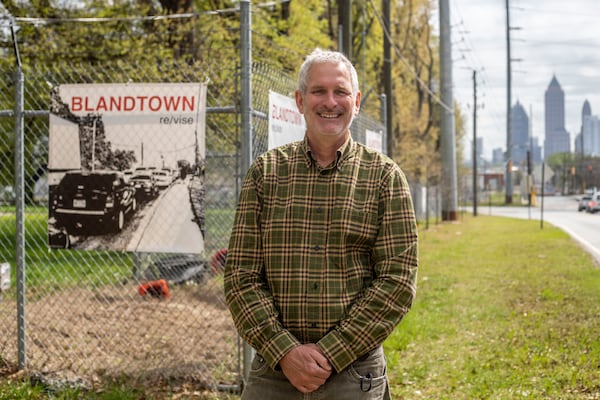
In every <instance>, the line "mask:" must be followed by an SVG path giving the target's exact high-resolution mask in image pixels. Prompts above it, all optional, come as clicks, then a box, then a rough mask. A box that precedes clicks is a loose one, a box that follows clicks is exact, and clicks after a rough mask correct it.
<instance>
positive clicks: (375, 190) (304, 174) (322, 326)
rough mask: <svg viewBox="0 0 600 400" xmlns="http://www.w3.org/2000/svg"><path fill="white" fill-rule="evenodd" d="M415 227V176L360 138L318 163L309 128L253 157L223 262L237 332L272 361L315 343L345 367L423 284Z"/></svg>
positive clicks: (375, 341) (388, 328)
mask: <svg viewBox="0 0 600 400" xmlns="http://www.w3.org/2000/svg"><path fill="white" fill-rule="evenodd" d="M417 248H418V246H417V227H416V221H415V215H414V211H413V205H412V200H411V196H410V191H409V187H408V184H407V182H406V178H405V176H404V174H403V172H402V171H401V170H400V168H399V167H398V166H397V165H396V164H395V163H394V162H393V161H391V160H390V159H389V158H388V157H386V156H383V155H381V154H380V153H377V152H375V151H372V150H370V149H368V148H367V147H366V146H363V145H362V144H359V143H356V142H354V141H353V140H352V139H351V138H350V139H348V141H346V143H345V144H344V146H342V148H340V150H338V157H337V161H336V162H334V163H332V165H331V166H329V167H328V168H321V167H319V166H318V165H317V163H316V162H315V161H314V160H313V158H312V157H311V153H310V148H309V146H308V144H307V142H306V139H305V140H304V141H301V142H295V143H291V144H289V145H285V146H282V147H280V148H278V149H274V150H270V151H268V152H266V153H264V154H263V155H261V156H260V157H258V158H257V159H256V161H255V162H254V164H253V165H252V166H251V167H250V169H249V171H248V173H247V175H246V178H245V180H244V183H243V186H242V190H241V194H240V198H239V202H238V205H237V213H236V217H235V222H234V225H233V230H232V233H231V238H230V242H229V250H228V254H227V263H226V267H225V293H226V299H227V303H228V306H229V309H230V311H231V314H232V316H233V319H234V322H235V324H236V327H237V329H238V331H239V332H240V335H241V336H242V337H243V338H244V340H246V341H247V342H248V343H249V344H250V345H251V346H252V347H254V348H255V349H256V351H257V352H258V353H259V354H261V355H262V356H263V357H264V358H265V360H266V361H267V362H268V363H269V365H270V366H271V367H272V368H275V367H276V366H277V364H278V362H279V360H280V359H281V358H282V357H283V356H284V355H285V354H286V353H287V352H288V351H290V350H291V349H292V348H293V347H295V346H296V345H298V344H300V343H317V344H318V345H319V346H320V348H321V349H322V350H323V351H324V353H325V354H326V356H327V357H328V359H329V360H330V362H331V363H332V365H333V366H334V368H335V369H336V370H337V371H341V370H343V369H344V368H346V367H347V366H348V365H350V364H351V363H352V362H354V360H356V359H357V358H358V357H360V356H362V355H363V354H365V353H367V352H368V351H370V350H372V349H373V348H375V347H377V346H378V345H380V344H381V343H382V342H383V341H384V340H385V339H386V338H387V337H388V335H389V334H390V333H391V332H392V330H393V329H394V327H395V326H396V325H397V324H398V323H399V322H400V320H401V319H402V318H403V316H404V315H405V314H406V313H407V312H408V310H409V309H410V307H411V305H412V302H413V298H414V296H415V292H416V275H417V265H418V250H417Z"/></svg>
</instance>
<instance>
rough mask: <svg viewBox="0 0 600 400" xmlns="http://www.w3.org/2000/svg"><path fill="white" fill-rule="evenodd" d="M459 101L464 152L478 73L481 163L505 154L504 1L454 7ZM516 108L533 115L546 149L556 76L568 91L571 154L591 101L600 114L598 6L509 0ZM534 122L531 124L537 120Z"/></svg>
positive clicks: (580, 0) (588, 0)
mask: <svg viewBox="0 0 600 400" xmlns="http://www.w3.org/2000/svg"><path fill="white" fill-rule="evenodd" d="M449 1H450V19H451V24H452V44H453V45H452V52H453V79H454V90H453V92H454V93H453V94H454V98H455V100H456V101H458V102H459V103H460V104H461V108H462V110H463V113H464V114H466V115H467V117H468V118H467V119H468V123H467V137H468V143H467V145H466V150H467V152H468V158H469V159H470V158H471V157H470V154H471V153H470V152H471V140H472V137H473V128H472V126H473V125H472V120H473V109H472V105H473V79H472V78H473V70H476V71H477V75H478V83H477V93H478V106H482V108H479V107H478V111H477V136H478V137H482V138H483V141H484V145H483V156H484V158H486V159H488V160H489V159H491V155H492V150H493V149H495V148H499V147H501V148H502V149H503V151H504V149H505V148H506V102H507V98H506V96H507V91H506V87H507V69H506V3H505V0H449ZM510 22H511V26H512V27H513V30H511V39H512V40H511V43H512V44H511V58H512V59H518V60H515V61H514V62H513V63H512V81H513V84H512V104H513V105H514V104H515V103H516V101H519V102H520V103H521V104H522V105H523V107H524V108H525V111H526V112H527V114H528V115H529V117H530V119H531V124H532V132H533V136H537V137H538V143H539V144H540V145H541V146H542V148H543V144H544V94H545V91H546V89H547V88H548V85H549V83H550V81H551V80H552V77H553V76H556V78H557V80H558V82H559V83H560V85H561V87H562V89H563V91H564V92H565V128H566V129H567V131H568V132H569V133H570V134H571V150H574V144H573V142H574V140H575V136H576V134H577V133H579V130H580V127H581V110H582V107H583V103H584V101H585V100H586V99H587V100H588V101H589V102H590V105H591V108H592V114H593V115H598V114H600V112H599V110H600V27H599V25H600V2H598V1H597V0H571V1H569V2H565V1H563V0H510ZM532 116H533V118H532Z"/></svg>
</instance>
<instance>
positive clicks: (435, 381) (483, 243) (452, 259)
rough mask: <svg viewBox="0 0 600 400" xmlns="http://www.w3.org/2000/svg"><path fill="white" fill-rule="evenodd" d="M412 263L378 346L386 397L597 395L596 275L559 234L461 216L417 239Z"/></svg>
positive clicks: (599, 308) (599, 293) (599, 281)
mask: <svg viewBox="0 0 600 400" xmlns="http://www.w3.org/2000/svg"><path fill="white" fill-rule="evenodd" d="M420 260H421V267H420V272H419V289H418V295H417V299H416V301H415V304H414V307H413V309H412V310H411V312H410V313H409V314H408V315H407V317H406V318H405V320H404V321H403V322H402V323H401V324H400V326H399V327H398V328H397V329H396V330H395V331H394V333H393V334H392V335H391V336H390V337H389V338H388V340H387V341H386V343H385V347H386V350H387V354H388V359H389V364H390V367H389V377H390V382H391V386H392V394H394V395H395V396H396V397H398V398H401V399H523V398H531V399H592V398H594V399H596V398H600V341H599V340H598V333H599V332H600V290H599V288H600V269H598V268H597V265H595V264H594V262H593V260H592V259H591V257H590V256H588V255H587V254H586V253H584V252H583V251H582V250H581V248H580V247H579V246H578V245H577V244H575V243H573V241H572V240H571V239H570V238H569V237H568V236H567V235H566V234H565V233H563V232H562V231H560V230H559V229H556V228H553V227H546V228H544V229H543V230H541V229H540V228H539V224H537V222H534V221H525V220H514V219H509V218H495V217H486V216H478V217H475V218H474V217H472V216H470V215H469V216H465V217H464V219H463V221H462V222H460V223H456V224H442V225H436V226H435V227H434V228H432V229H430V230H429V231H424V232H421V246H420Z"/></svg>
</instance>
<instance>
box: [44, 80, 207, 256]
mask: <svg viewBox="0 0 600 400" xmlns="http://www.w3.org/2000/svg"><path fill="white" fill-rule="evenodd" d="M51 101H52V103H51V107H50V113H51V115H50V131H49V148H48V157H49V159H48V172H49V179H48V181H49V198H50V204H49V223H48V227H49V244H50V247H52V248H56V247H61V248H62V247H66V248H75V249H90V250H97V249H102V250H125V251H135V252H170V253H173V252H175V253H202V252H203V251H204V237H203V232H204V226H202V225H203V218H197V216H198V214H201V213H202V198H201V197H200V198H199V197H198V196H197V195H194V194H195V193H192V192H193V191H196V192H198V193H203V188H202V186H203V180H204V158H205V123H206V121H205V119H206V118H205V114H206V86H205V85H203V84H200V83H136V84H81V85H60V86H57V87H54V88H53V90H52V93H51Z"/></svg>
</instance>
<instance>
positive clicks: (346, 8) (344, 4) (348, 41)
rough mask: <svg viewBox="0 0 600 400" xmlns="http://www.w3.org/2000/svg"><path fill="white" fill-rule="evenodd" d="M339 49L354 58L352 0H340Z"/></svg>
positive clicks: (349, 57)
mask: <svg viewBox="0 0 600 400" xmlns="http://www.w3.org/2000/svg"><path fill="white" fill-rule="evenodd" d="M338 30H339V32H338V35H339V42H340V43H339V45H338V47H339V49H340V51H341V52H342V53H344V54H345V55H346V57H348V59H349V60H352V0H339V1H338Z"/></svg>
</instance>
